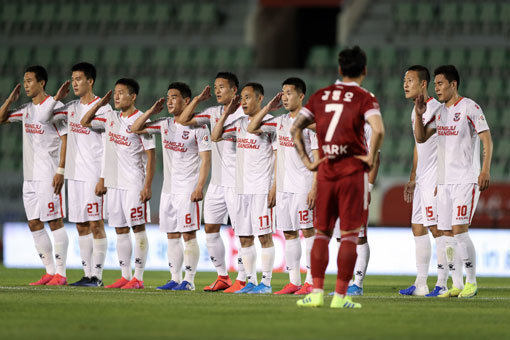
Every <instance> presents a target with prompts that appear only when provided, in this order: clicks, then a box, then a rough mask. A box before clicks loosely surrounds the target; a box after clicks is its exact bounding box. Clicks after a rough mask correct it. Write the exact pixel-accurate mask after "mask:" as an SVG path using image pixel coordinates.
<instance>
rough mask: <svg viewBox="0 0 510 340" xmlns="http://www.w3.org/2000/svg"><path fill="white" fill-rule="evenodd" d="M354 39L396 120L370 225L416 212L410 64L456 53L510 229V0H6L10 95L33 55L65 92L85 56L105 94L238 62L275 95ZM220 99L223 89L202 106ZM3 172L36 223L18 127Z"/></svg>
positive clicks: (482, 213) (2, 70)
mask: <svg viewBox="0 0 510 340" xmlns="http://www.w3.org/2000/svg"><path fill="white" fill-rule="evenodd" d="M352 45H360V46H361V47H362V48H363V49H364V50H365V52H366V53H367V56H368V76H367V78H366V80H365V82H364V84H363V87H365V88H366V89H368V90H370V91H372V92H373V93H374V94H375V95H376V96H377V98H378V99H379V102H380V103H381V109H382V113H383V117H384V121H385V125H386V129H387V135H386V136H387V137H386V139H385V141H384V146H383V148H382V153H381V168H380V172H379V177H378V180H377V184H376V188H375V191H374V193H373V196H372V205H371V211H370V223H371V225H373V226H386V227H406V226H408V225H409V223H410V216H411V206H410V205H409V204H406V203H404V201H403V199H402V197H403V195H402V190H403V185H404V184H405V183H406V182H407V179H408V177H409V173H410V170H411V166H412V152H413V147H414V144H413V143H414V142H413V138H412V132H411V126H410V115H411V110H412V103H411V102H409V101H406V100H405V98H404V96H403V89H402V79H403V75H404V72H405V69H406V68H407V67H408V66H410V65H413V64H422V65H425V66H427V67H428V68H429V70H430V71H431V73H432V72H433V70H434V68H435V67H437V66H439V65H441V64H454V65H456V66H457V68H458V69H459V71H460V75H461V84H460V90H459V92H460V94H461V95H462V96H466V97H470V98H472V99H474V100H475V101H476V102H477V103H478V104H480V106H481V107H482V109H483V110H484V112H485V114H486V117H487V121H488V122H489V126H490V127H491V131H492V136H493V140H494V156H493V162H492V171H491V176H492V181H493V182H492V185H491V187H490V189H489V190H487V191H486V192H484V193H483V194H482V195H481V198H480V202H479V204H478V207H477V211H476V214H475V219H474V221H473V227H477V228H492V229H510V179H509V176H510V119H508V116H509V114H510V109H509V107H510V80H509V79H510V78H509V76H510V2H509V1H505V0H487V1H483V2H482V1H474V0H451V1H448V2H444V1H439V0H437V1H436V0H433V1H423V0H422V1H417V0H414V1H404V0H379V1H368V0H356V1H339V0H334V1H333V0H287V1H285V0H215V1H205V0H187V1H178V0H172V1H163V0H148V1H132V0H122V1H118V0H101V1H98V0H87V1H85V0H82V1H69V0H67V1H64V0H46V1H34V0H19V1H12V0H11V1H7V0H0V100H1V102H3V100H5V98H7V96H8V95H9V93H10V91H11V90H12V88H13V87H14V85H15V84H16V83H19V82H22V78H23V70H24V68H25V67H26V66H28V65H33V64H41V65H43V66H45V67H46V68H47V70H48V72H49V82H48V85H47V87H46V89H47V92H48V93H49V94H54V93H55V92H56V90H57V89H58V87H59V86H60V84H61V83H62V82H63V81H65V80H66V79H69V78H70V68H71V66H72V65H73V64H74V63H77V62H80V61H88V62H91V63H93V64H95V65H96V67H97V70H98V75H97V79H96V85H95V93H96V94H97V95H100V96H102V95H104V93H106V91H108V90H109V89H112V88H113V85H114V83H115V81H116V80H117V79H119V78H121V77H132V78H135V79H137V80H138V82H139V83H140V87H141V91H140V94H139V97H138V98H139V99H138V103H137V107H138V108H139V109H141V110H146V109H148V108H149V107H150V106H151V105H152V103H153V102H154V101H155V100H157V98H159V97H162V96H165V94H166V89H167V86H168V84H169V83H170V82H172V81H184V82H186V83H188V84H189V85H190V86H191V88H192V91H193V94H194V95H196V94H198V93H199V92H200V91H201V90H202V89H203V87H204V86H206V85H212V84H213V82H214V77H215V75H216V73H217V72H218V71H231V72H234V73H236V74H237V75H238V77H239V80H240V83H241V84H244V83H246V82H248V81H257V82H260V83H262V84H263V85H264V87H265V92H266V97H265V100H264V102H267V101H268V100H269V99H270V98H272V96H273V95H274V94H276V93H277V92H278V91H279V90H280V88H281V83H282V81H283V80H284V79H286V78H287V77H290V76H298V77H301V78H302V79H304V80H305V82H306V83H307V86H308V91H307V97H308V96H309V95H310V94H311V93H313V91H315V90H317V89H318V88H320V87H324V86H326V85H328V84H330V83H332V82H334V81H335V79H337V55H338V52H339V51H340V49H341V48H343V47H346V46H352ZM429 93H430V94H431V95H433V94H434V89H433V85H431V86H430V87H429ZM72 98H73V95H72V94H71V95H70V96H69V98H68V99H69V100H70V99H72ZM27 100H28V99H27V98H26V97H25V96H22V98H21V99H20V101H19V103H20V104H21V103H23V102H26V101H27ZM211 105H215V99H214V97H213V98H211V100H210V101H209V102H207V103H205V104H203V105H202V106H201V108H202V109H203V108H206V107H208V106H211ZM281 113H283V112H281ZM157 145H158V148H159V149H160V148H161V145H160V144H159V143H158V144H157ZM159 160H161V157H159ZM0 176H2V178H3V179H4V180H2V181H0V192H1V195H0V224H3V223H4V222H9V221H18V222H22V221H25V220H26V217H25V214H24V210H23V204H22V200H21V188H22V181H23V178H22V138H21V128H20V127H19V126H16V125H14V126H2V127H0ZM161 182H162V161H160V162H158V176H157V177H156V179H155V182H154V184H153V194H154V196H153V199H152V200H151V204H152V206H153V209H152V212H153V222H156V223H157V221H158V220H157V211H158V207H159V190H160V186H161ZM0 247H1V243H0ZM509 248H510V244H508V247H507V249H509ZM0 254H1V252H0ZM507 256H508V257H507V261H508V268H509V271H510V253H508V255H507Z"/></svg>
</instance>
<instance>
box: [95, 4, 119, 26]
mask: <svg viewBox="0 0 510 340" xmlns="http://www.w3.org/2000/svg"><path fill="white" fill-rule="evenodd" d="M114 12H115V7H114V5H113V4H112V3H109V2H103V3H101V4H100V5H98V7H97V12H96V15H95V16H94V17H93V18H92V20H91V24H92V25H91V29H92V30H94V31H100V32H103V31H105V30H106V29H107V28H108V25H109V24H110V23H111V21H112V17H113V15H114Z"/></svg>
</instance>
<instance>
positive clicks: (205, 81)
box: [191, 77, 214, 95]
mask: <svg viewBox="0 0 510 340" xmlns="http://www.w3.org/2000/svg"><path fill="white" fill-rule="evenodd" d="M207 85H209V86H211V88H214V81H213V79H211V78H208V77H198V78H196V79H195V80H194V81H193V83H192V87H191V91H192V92H193V94H194V95H198V94H200V92H202V90H203V89H204V87H206V86H207Z"/></svg>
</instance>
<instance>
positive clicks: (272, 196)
mask: <svg viewBox="0 0 510 340" xmlns="http://www.w3.org/2000/svg"><path fill="white" fill-rule="evenodd" d="M277 154H278V151H276V150H275V151H274V152H273V157H274V162H273V165H274V175H273V184H272V185H271V189H269V194H268V195H267V207H268V208H270V209H271V208H274V206H275V205H276V162H277V161H278V157H276V155H277Z"/></svg>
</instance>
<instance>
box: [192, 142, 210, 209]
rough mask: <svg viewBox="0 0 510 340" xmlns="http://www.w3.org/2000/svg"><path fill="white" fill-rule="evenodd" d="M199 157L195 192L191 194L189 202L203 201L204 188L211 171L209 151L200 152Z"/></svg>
mask: <svg viewBox="0 0 510 340" xmlns="http://www.w3.org/2000/svg"><path fill="white" fill-rule="evenodd" d="M198 155H199V156H200V160H201V162H200V170H199V173H198V182H197V186H196V187H195V190H194V191H193V192H192V193H191V202H199V201H201V200H203V199H204V186H205V182H206V181H207V177H208V176H209V172H210V170H211V151H202V152H200V153H199V154H198Z"/></svg>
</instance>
